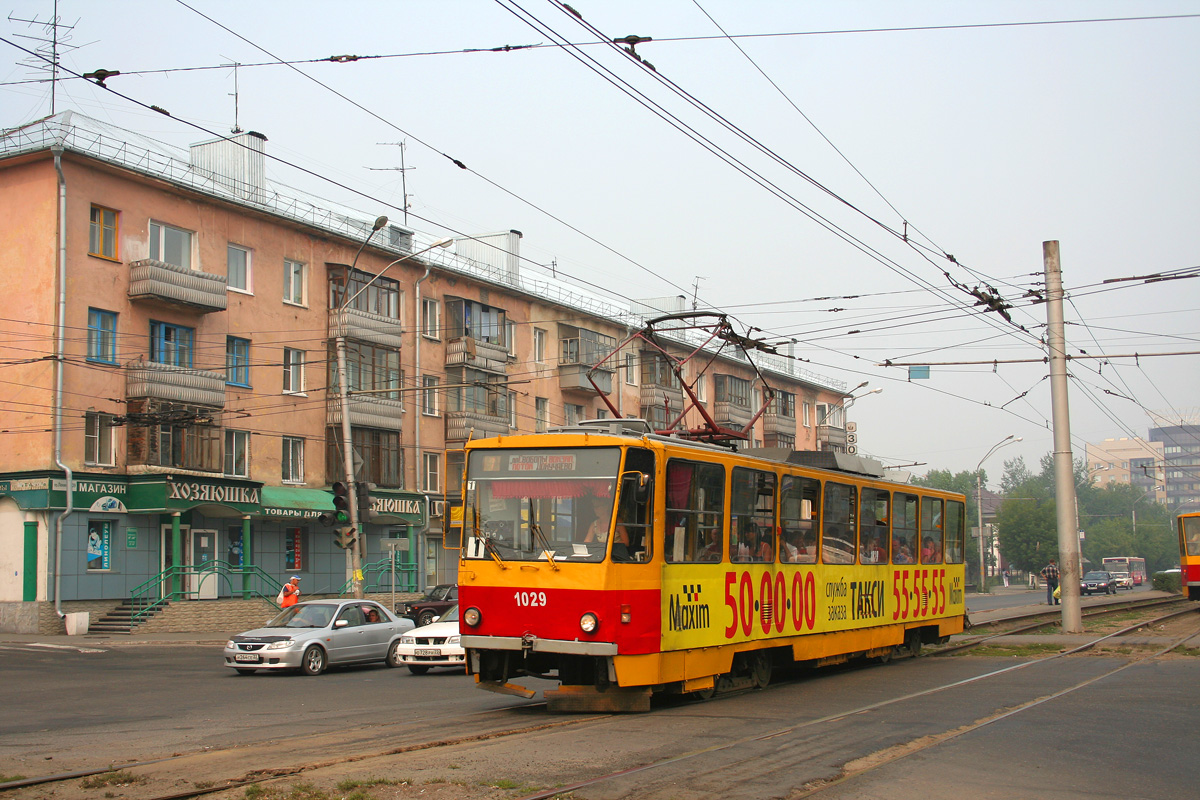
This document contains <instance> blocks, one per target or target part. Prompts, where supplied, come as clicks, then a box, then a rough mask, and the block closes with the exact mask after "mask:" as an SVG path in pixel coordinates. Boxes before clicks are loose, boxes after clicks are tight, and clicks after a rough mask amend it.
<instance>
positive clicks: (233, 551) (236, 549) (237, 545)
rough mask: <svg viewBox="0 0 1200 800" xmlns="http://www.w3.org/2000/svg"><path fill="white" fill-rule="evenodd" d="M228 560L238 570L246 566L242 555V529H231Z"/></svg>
mask: <svg viewBox="0 0 1200 800" xmlns="http://www.w3.org/2000/svg"><path fill="white" fill-rule="evenodd" d="M228 560H229V566H231V567H235V568H238V567H243V566H245V562H244V560H243V553H242V529H241V528H240V527H239V528H230V529H229V554H228Z"/></svg>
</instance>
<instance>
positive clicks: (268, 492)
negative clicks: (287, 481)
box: [262, 486, 333, 519]
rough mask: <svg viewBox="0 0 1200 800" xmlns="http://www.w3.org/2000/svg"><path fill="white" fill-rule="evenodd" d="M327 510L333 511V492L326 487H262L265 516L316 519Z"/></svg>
mask: <svg viewBox="0 0 1200 800" xmlns="http://www.w3.org/2000/svg"><path fill="white" fill-rule="evenodd" d="M325 512H330V513H332V512H333V494H332V493H331V492H327V491H325V490H324V489H306V488H304V487H302V486H264V487H262V513H263V516H264V517H282V518H285V519H316V518H317V517H318V516H320V515H321V514H324V513H325Z"/></svg>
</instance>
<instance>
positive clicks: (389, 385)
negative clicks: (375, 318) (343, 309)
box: [329, 340, 404, 400]
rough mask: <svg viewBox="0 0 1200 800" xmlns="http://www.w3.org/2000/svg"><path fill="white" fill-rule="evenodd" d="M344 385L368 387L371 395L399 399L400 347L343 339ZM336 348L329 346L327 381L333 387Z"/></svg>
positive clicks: (354, 388)
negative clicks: (344, 344) (344, 345)
mask: <svg viewBox="0 0 1200 800" xmlns="http://www.w3.org/2000/svg"><path fill="white" fill-rule="evenodd" d="M346 373H347V375H346V386H347V389H348V390H349V391H352V392H366V391H369V392H370V393H371V396H372V397H383V398H387V399H389V400H402V399H403V398H402V397H401V396H400V386H401V384H402V382H403V380H404V373H403V372H401V371H400V351H399V350H393V349H391V348H387V347H379V346H377V345H373V344H368V343H367V342H361V341H356V340H353V341H349V342H346ZM337 375H338V370H337V350H336V349H335V348H334V346H333V345H330V349H329V385H330V386H331V387H333V388H335V389H336V388H337V383H338V380H337Z"/></svg>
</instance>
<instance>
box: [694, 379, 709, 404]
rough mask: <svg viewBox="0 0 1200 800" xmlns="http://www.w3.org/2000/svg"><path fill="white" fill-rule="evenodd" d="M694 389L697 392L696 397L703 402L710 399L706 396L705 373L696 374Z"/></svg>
mask: <svg viewBox="0 0 1200 800" xmlns="http://www.w3.org/2000/svg"><path fill="white" fill-rule="evenodd" d="M692 391H694V392H695V393H696V399H697V400H699V401H700V402H701V403H703V402H706V401H707V400H708V398H707V397H705V396H704V376H703V375H697V376H696V382H695V383H694V384H692Z"/></svg>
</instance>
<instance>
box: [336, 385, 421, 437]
mask: <svg viewBox="0 0 1200 800" xmlns="http://www.w3.org/2000/svg"><path fill="white" fill-rule="evenodd" d="M346 406H347V408H349V409H350V426H351V427H353V428H381V429H383V430H388V431H398V430H401V429H402V427H403V421H404V403H402V402H401V401H399V400H393V399H391V398H387V397H377V396H375V395H370V394H354V393H353V392H351V393H350V396H349V397H347V398H346ZM325 424H326V425H327V426H330V427H334V428H339V426H341V424H342V398H341V397H338V396H337V395H334V396H332V397H330V399H329V404H328V406H327V408H326V411H325Z"/></svg>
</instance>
